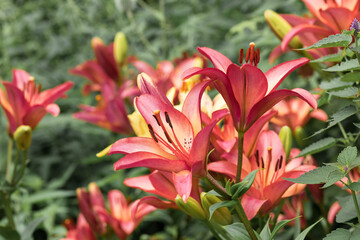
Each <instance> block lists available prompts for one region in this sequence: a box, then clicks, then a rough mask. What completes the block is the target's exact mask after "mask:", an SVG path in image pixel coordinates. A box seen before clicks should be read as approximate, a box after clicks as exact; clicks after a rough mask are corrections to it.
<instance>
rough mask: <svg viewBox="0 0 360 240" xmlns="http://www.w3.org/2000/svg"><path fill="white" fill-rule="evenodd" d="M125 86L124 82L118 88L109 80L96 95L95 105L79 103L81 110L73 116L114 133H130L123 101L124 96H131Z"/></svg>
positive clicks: (130, 129)
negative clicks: (99, 93) (96, 101)
mask: <svg viewBox="0 0 360 240" xmlns="http://www.w3.org/2000/svg"><path fill="white" fill-rule="evenodd" d="M126 88H127V84H126V83H125V84H123V86H122V88H120V89H118V88H116V87H115V86H114V83H111V82H108V83H106V84H103V85H102V87H101V95H97V96H96V100H98V104H97V106H95V107H94V106H88V105H79V107H80V109H81V111H80V112H77V113H74V115H73V117H74V118H77V119H80V120H83V121H86V122H89V123H92V124H95V125H98V126H100V127H102V128H105V129H108V130H110V131H113V132H116V133H120V134H132V128H131V125H130V122H129V119H128V117H127V111H126V106H125V102H124V98H126V97H129V96H130V97H131V95H132V92H131V91H130V92H129V91H126V90H125V89H126ZM136 92H138V89H136Z"/></svg>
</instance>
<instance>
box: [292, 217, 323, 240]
mask: <svg viewBox="0 0 360 240" xmlns="http://www.w3.org/2000/svg"><path fill="white" fill-rule="evenodd" d="M321 220H323V218H320V219H319V220H317V221H316V222H315V223H314V224H312V225H311V226H309V227H307V228H306V229H305V230H304V231H302V232H301V233H300V235H299V236H297V238H295V240H304V239H305V237H306V235H307V234H308V233H309V232H310V230H311V229H312V228H313V227H314V226H315V225H316V224H318V223H319V222H320V221H321Z"/></svg>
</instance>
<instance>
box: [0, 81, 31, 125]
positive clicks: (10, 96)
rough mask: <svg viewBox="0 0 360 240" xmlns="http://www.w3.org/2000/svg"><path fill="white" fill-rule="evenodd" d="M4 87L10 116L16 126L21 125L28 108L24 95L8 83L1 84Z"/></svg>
mask: <svg viewBox="0 0 360 240" xmlns="http://www.w3.org/2000/svg"><path fill="white" fill-rule="evenodd" d="M2 84H3V85H4V87H5V90H6V95H7V100H8V102H9V105H10V106H11V109H12V115H13V116H14V120H15V123H16V125H17V126H19V125H21V124H22V118H23V117H24V116H25V114H26V112H27V111H28V108H29V103H28V102H27V101H26V99H25V97H24V93H23V92H22V91H21V90H20V89H18V88H17V87H16V86H14V85H13V84H11V83H9V82H2Z"/></svg>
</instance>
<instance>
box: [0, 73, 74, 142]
mask: <svg viewBox="0 0 360 240" xmlns="http://www.w3.org/2000/svg"><path fill="white" fill-rule="evenodd" d="M12 73H13V80H12V82H5V81H2V82H1V83H2V84H3V85H4V87H5V92H4V90H2V89H1V88H0V105H1V106H2V108H3V109H4V111H5V114H6V117H7V119H8V121H9V125H8V132H9V134H10V135H12V134H13V133H14V132H15V130H16V129H17V127H19V126H20V125H28V126H30V127H31V128H32V129H34V128H35V127H36V126H37V125H38V123H39V122H40V120H41V119H42V118H43V117H44V116H45V114H46V113H50V114H52V115H53V116H55V117H56V116H57V115H59V113H60V108H59V106H58V105H56V104H55V103H54V102H55V101H56V100H57V99H58V98H61V97H65V96H66V95H65V92H66V91H68V90H69V89H70V88H71V87H72V86H73V83H72V82H66V83H63V84H61V85H59V86H56V87H54V88H52V89H48V90H45V91H42V92H41V85H38V86H36V84H35V80H34V78H33V77H32V76H30V75H29V74H28V73H27V72H25V71H24V70H20V69H13V70H12Z"/></svg>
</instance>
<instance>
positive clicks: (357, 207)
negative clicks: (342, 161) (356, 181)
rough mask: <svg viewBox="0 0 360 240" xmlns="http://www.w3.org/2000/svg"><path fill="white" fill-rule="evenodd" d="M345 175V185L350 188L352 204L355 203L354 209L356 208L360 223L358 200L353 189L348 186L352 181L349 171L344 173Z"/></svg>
mask: <svg viewBox="0 0 360 240" xmlns="http://www.w3.org/2000/svg"><path fill="white" fill-rule="evenodd" d="M346 177H347V179H348V183H347V184H345V185H346V186H347V187H348V188H349V189H350V190H351V195H352V199H353V201H354V205H355V209H356V214H357V219H358V223H360V209H359V204H358V201H357V197H356V194H355V191H354V190H352V189H351V188H350V184H351V183H352V181H351V178H350V175H349V173H348V174H346Z"/></svg>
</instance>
